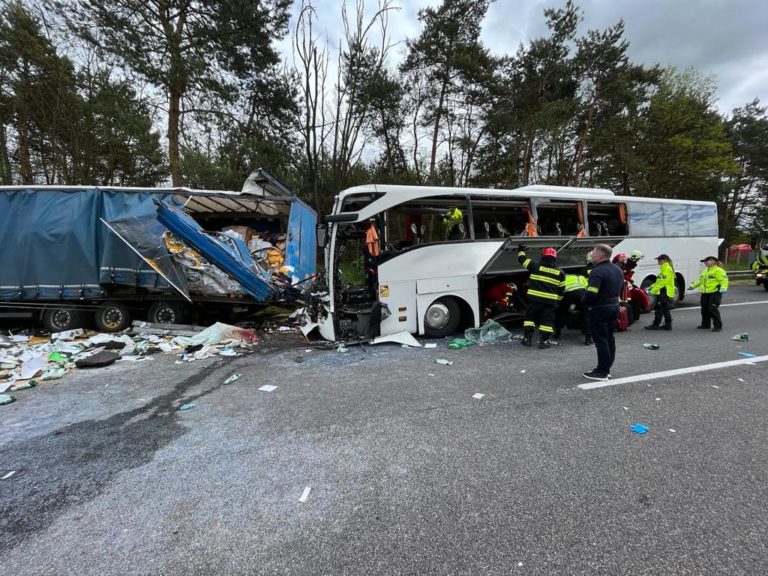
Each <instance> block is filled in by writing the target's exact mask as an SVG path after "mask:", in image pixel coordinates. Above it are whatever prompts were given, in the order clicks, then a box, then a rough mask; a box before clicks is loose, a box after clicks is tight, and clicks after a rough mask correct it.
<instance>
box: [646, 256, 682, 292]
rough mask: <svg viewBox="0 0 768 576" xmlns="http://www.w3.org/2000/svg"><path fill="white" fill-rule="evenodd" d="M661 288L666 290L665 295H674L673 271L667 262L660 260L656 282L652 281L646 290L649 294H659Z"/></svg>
mask: <svg viewBox="0 0 768 576" xmlns="http://www.w3.org/2000/svg"><path fill="white" fill-rule="evenodd" d="M662 290H666V293H667V296H669V297H670V298H673V297H674V296H675V271H674V269H673V268H672V265H671V264H670V263H669V262H662V264H661V267H660V268H659V275H658V276H657V277H656V282H654V283H653V285H652V286H651V288H650V290H648V291H649V292H650V293H651V294H656V295H658V294H661V291H662Z"/></svg>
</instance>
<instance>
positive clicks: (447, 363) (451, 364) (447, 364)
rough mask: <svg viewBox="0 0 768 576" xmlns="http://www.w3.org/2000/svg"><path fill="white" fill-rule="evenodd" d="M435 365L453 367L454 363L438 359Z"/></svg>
mask: <svg viewBox="0 0 768 576" xmlns="http://www.w3.org/2000/svg"><path fill="white" fill-rule="evenodd" d="M435 364H441V365H442V366H453V362H451V361H450V360H446V359H445V358H437V359H436V360H435Z"/></svg>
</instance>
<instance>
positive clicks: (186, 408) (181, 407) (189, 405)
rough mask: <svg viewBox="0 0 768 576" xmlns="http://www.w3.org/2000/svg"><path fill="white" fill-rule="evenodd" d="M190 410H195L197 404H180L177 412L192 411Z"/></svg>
mask: <svg viewBox="0 0 768 576" xmlns="http://www.w3.org/2000/svg"><path fill="white" fill-rule="evenodd" d="M192 408H197V404H196V403H195V402H188V403H187V404H182V405H181V406H179V410H192Z"/></svg>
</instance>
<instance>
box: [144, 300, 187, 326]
mask: <svg viewBox="0 0 768 576" xmlns="http://www.w3.org/2000/svg"><path fill="white" fill-rule="evenodd" d="M147 320H148V321H150V322H152V323H153V324H181V323H182V321H183V320H184V307H183V306H182V305H181V304H179V303H178V302H167V301H165V300H160V301H158V302H154V303H153V304H152V306H150V307H149V311H148V312H147Z"/></svg>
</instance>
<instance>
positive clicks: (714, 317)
mask: <svg viewBox="0 0 768 576" xmlns="http://www.w3.org/2000/svg"><path fill="white" fill-rule="evenodd" d="M702 262H704V264H705V265H706V266H707V267H706V268H705V269H704V271H703V272H702V273H701V276H700V277H699V279H698V280H697V281H696V282H694V283H693V284H691V287H690V289H691V290H693V289H694V288H698V289H699V290H700V291H701V324H699V325H698V326H696V328H698V329H699V330H709V328H710V323H713V324H714V328H712V332H720V330H722V329H723V321H722V320H721V319H720V302H721V301H722V299H723V294H725V293H726V292H727V291H728V275H727V274H726V273H725V270H723V269H722V268H721V267H720V266H719V265H718V260H717V257H716V256H707V257H706V258H704V260H702Z"/></svg>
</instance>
